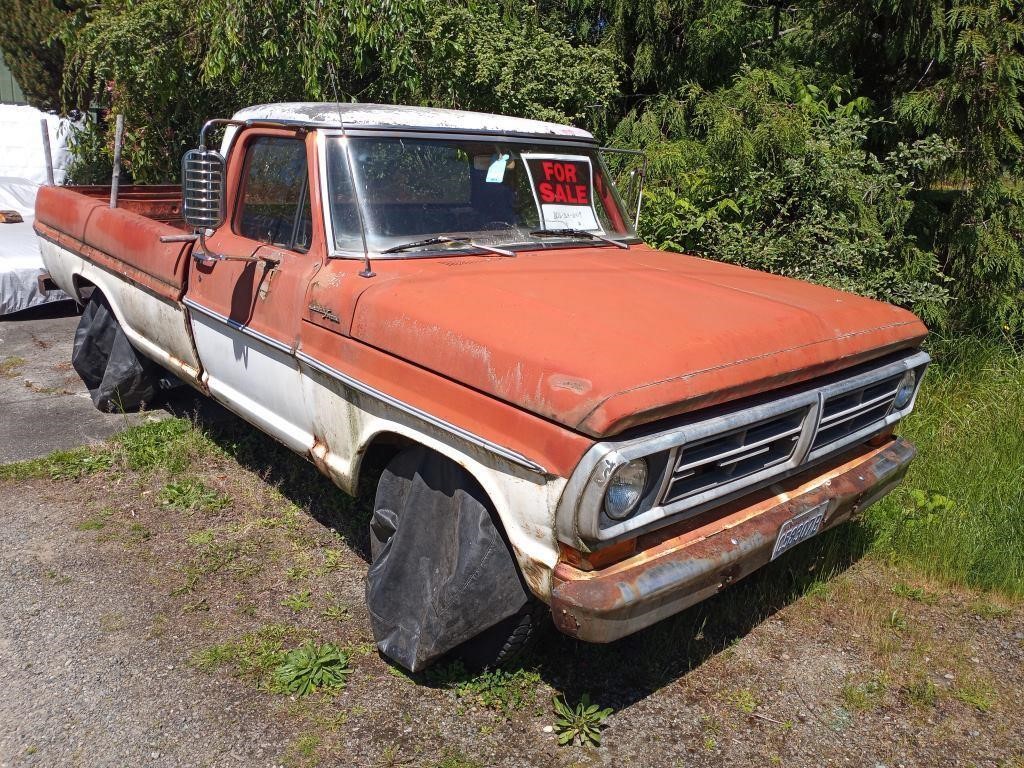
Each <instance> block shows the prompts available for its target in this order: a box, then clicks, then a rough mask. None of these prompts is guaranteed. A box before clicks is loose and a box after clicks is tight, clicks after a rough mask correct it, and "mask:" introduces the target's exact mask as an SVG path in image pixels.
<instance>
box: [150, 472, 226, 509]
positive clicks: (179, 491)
mask: <svg viewBox="0 0 1024 768" xmlns="http://www.w3.org/2000/svg"><path fill="white" fill-rule="evenodd" d="M160 502H161V503H162V504H164V505H165V506H168V507H171V508H172V509H178V510H181V511H182V512H217V511H219V510H221V509H224V507H226V506H227V505H228V504H230V503H231V497H230V496H225V495H224V494H222V493H221V492H220V491H217V490H216V489H214V488H210V487H209V486H208V485H206V484H205V483H203V482H202V481H201V480H197V479H195V478H190V477H187V478H185V479H183V480H172V481H171V482H169V483H167V485H165V486H164V487H163V489H162V490H161V491H160Z"/></svg>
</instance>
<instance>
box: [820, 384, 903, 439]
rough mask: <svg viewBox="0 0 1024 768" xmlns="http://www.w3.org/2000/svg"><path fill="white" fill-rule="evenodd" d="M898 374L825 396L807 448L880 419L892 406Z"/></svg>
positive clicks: (858, 429)
mask: <svg viewBox="0 0 1024 768" xmlns="http://www.w3.org/2000/svg"><path fill="white" fill-rule="evenodd" d="M902 378H903V374H902V373H899V374H897V375H895V376H890V377H889V378H886V379H883V380H882V381H877V382H873V383H871V384H868V385H866V386H863V387H858V388H857V389H854V390H851V391H848V392H842V393H840V394H837V395H833V396H832V397H829V398H828V399H826V400H825V403H824V405H823V407H822V411H821V422H820V423H819V425H818V431H817V433H816V434H815V436H814V441H813V442H812V443H811V450H812V451H814V450H817V449H818V448H824V447H825V446H827V445H831V444H832V443H835V442H837V441H839V440H842V439H843V438H844V437H847V436H849V435H852V434H854V433H856V432H859V431H860V430H862V429H864V428H866V427H869V426H871V425H872V424H875V423H877V422H881V421H882V419H884V418H885V415H886V414H887V413H888V412H889V409H890V408H891V407H892V401H893V399H895V397H896V390H897V389H898V388H899V385H900V380H901V379H902Z"/></svg>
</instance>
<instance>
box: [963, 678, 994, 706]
mask: <svg viewBox="0 0 1024 768" xmlns="http://www.w3.org/2000/svg"><path fill="white" fill-rule="evenodd" d="M953 698H954V699H956V700H958V701H962V702H963V703H964V704H967V705H968V706H970V707H974V708H975V709H976V710H978V711H979V712H988V711H989V710H990V709H992V707H993V706H994V705H995V703H996V697H995V692H994V691H993V690H992V688H991V687H989V686H988V685H986V684H985V683H983V682H981V681H980V680H972V681H967V682H965V683H962V684H960V685H958V686H957V687H956V688H954V689H953Z"/></svg>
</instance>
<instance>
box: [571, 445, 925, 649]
mask: <svg viewBox="0 0 1024 768" xmlns="http://www.w3.org/2000/svg"><path fill="white" fill-rule="evenodd" d="M915 454H916V450H915V449H914V446H913V445H911V444H910V443H908V442H907V441H905V440H903V439H901V438H895V439H893V440H891V441H890V442H888V443H886V444H885V445H883V446H881V447H877V448H870V447H866V448H865V449H864V450H862V451H861V452H860V453H859V454H856V455H854V456H853V457H850V455H849V454H847V455H846V456H845V457H843V458H841V459H840V460H839V461H840V463H838V464H833V465H832V466H831V467H830V468H829V469H827V470H825V471H822V470H821V468H820V467H817V468H814V469H811V470H809V471H807V472H804V473H801V474H800V475H797V476H795V477H792V478H790V479H788V480H787V481H786V482H785V483H779V484H776V485H773V486H771V487H769V488H767V489H764V490H763V491H760V492H758V493H755V494H751V495H750V496H747V497H744V498H742V499H738V500H736V501H735V502H732V503H730V504H727V505H725V506H724V507H722V508H718V509H715V510H710V511H709V512H707V513H705V514H703V515H700V516H699V517H696V518H693V519H690V520H685V521H683V522H681V523H677V524H675V525H671V526H668V527H667V528H664V529H661V530H659V531H655V532H653V533H649V534H646V535H644V536H641V537H640V539H639V541H638V542H637V545H638V546H637V549H638V553H637V554H636V555H633V556H632V557H629V558H627V559H625V560H622V561H621V562H618V563H614V564H613V565H609V566H607V567H605V568H601V569H598V570H593V571H584V570H580V569H578V568H575V567H573V566H571V565H569V564H568V563H564V562H563V563H559V564H558V566H556V568H555V572H554V581H553V584H552V592H551V613H552V617H553V618H554V621H555V625H556V626H557V627H558V628H559V630H561V631H562V632H564V633H565V634H567V635H571V636H573V637H578V638H580V639H581V640H587V641H590V642H596V643H605V642H610V641H612V640H616V639H618V638H620V637H624V636H625V635H628V634H631V633H633V632H636V631H638V630H640V629H643V628H644V627H647V626H650V625H651V624H654V623H655V622H657V621H659V620H661V619H663V618H665V617H667V616H671V615H672V614H675V613H678V612H679V611H681V610H683V609H685V608H688V607H689V606H691V605H693V604H695V603H698V602H700V601H701V600H704V599H706V598H708V597H711V596H712V595H714V594H716V593H717V592H719V591H720V590H722V589H724V588H725V587H726V586H728V585H729V584H732V583H734V582H736V581H738V580H739V579H741V578H743V577H744V576H747V575H748V574H750V573H752V572H753V571H756V570H757V569H758V568H760V567H761V566H763V565H765V564H766V563H768V562H769V560H771V556H772V551H773V548H774V545H775V540H776V538H777V536H778V533H779V530H780V529H781V528H782V526H783V524H785V522H786V521H787V520H790V519H791V518H793V517H795V516H796V515H799V514H800V513H802V512H804V511H806V510H809V509H811V508H813V507H815V506H817V505H820V504H823V503H827V504H828V509H827V512H826V513H825V518H824V520H823V522H822V525H821V530H822V531H824V530H827V529H829V528H832V527H834V526H836V525H839V524H840V523H842V522H844V521H846V520H848V519H850V518H851V517H852V516H853V515H854V514H856V513H858V512H860V511H861V510H863V509H864V508H865V507H867V506H868V505H870V504H872V503H874V502H875V501H877V500H878V499H880V498H881V497H882V496H884V495H885V494H887V493H888V492H889V491H891V490H892V489H893V487H895V486H896V485H897V484H899V482H900V481H901V480H902V479H903V476H904V474H906V471H907V467H908V466H909V464H910V462H911V461H912V460H913V458H914V456H915Z"/></svg>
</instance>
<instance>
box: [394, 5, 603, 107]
mask: <svg viewBox="0 0 1024 768" xmlns="http://www.w3.org/2000/svg"><path fill="white" fill-rule="evenodd" d="M429 7H430V9H431V14H430V18H429V19H428V20H427V23H426V24H425V27H424V29H423V31H422V34H421V35H420V36H419V42H418V44H416V46H415V56H416V59H417V61H418V62H419V63H420V66H421V75H420V82H419V84H418V85H417V86H416V88H415V89H413V91H412V92H411V93H410V95H411V96H413V97H415V98H417V100H419V101H422V102H423V103H426V104H430V105H432V106H439V107H453V108H457V109H472V110H479V111H484V112H498V113H501V114H508V115H517V116H521V117H531V118H535V119H538V120H552V121H555V122H561V123H577V124H582V125H587V126H589V125H590V124H591V122H592V120H593V119H595V116H596V115H595V113H594V111H593V110H591V109H590V107H591V105H594V104H597V105H605V104H607V103H608V101H609V100H610V99H612V97H613V95H614V93H615V91H616V88H617V85H618V80H617V78H616V73H615V70H616V62H615V59H614V57H613V55H612V54H611V52H610V51H608V50H607V49H605V48H600V47H596V46H590V45H576V46H572V45H567V44H566V41H565V40H564V39H563V38H561V37H559V35H558V34H556V33H554V32H551V31H549V30H547V29H545V28H544V26H543V25H542V23H540V21H539V20H538V17H537V14H536V10H535V9H534V8H533V7H531V6H529V5H527V6H523V7H522V8H521V9H519V10H518V11H517V12H516V13H514V14H509V13H505V14H502V13H501V11H500V9H499V8H498V6H497V5H493V4H486V3H481V4H478V5H459V4H440V3H432V4H431V5H430V6H429Z"/></svg>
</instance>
